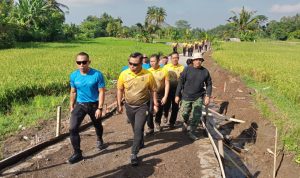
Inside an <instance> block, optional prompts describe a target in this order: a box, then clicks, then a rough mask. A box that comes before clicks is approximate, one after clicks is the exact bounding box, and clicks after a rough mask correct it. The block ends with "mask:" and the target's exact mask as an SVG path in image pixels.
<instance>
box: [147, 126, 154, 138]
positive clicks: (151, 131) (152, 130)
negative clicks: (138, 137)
mask: <svg viewBox="0 0 300 178" xmlns="http://www.w3.org/2000/svg"><path fill="white" fill-rule="evenodd" d="M153 134H154V129H150V128H149V129H148V130H147V131H146V133H145V135H146V136H149V135H153Z"/></svg>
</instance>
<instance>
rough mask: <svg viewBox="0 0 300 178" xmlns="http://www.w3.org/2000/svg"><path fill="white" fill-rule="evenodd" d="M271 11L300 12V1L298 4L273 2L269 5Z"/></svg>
mask: <svg viewBox="0 0 300 178" xmlns="http://www.w3.org/2000/svg"><path fill="white" fill-rule="evenodd" d="M270 11H271V12H274V13H295V12H300V3H298V4H283V5H280V4H274V5H273V6H272V7H271V10H270Z"/></svg>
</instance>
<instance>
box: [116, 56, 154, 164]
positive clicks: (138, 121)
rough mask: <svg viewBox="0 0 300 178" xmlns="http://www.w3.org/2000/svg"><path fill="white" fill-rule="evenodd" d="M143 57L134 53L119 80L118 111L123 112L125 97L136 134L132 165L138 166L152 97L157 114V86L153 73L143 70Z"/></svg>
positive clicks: (126, 106) (129, 117)
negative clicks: (123, 99) (138, 155)
mask: <svg viewBox="0 0 300 178" xmlns="http://www.w3.org/2000/svg"><path fill="white" fill-rule="evenodd" d="M142 62H143V55H142V54H141V53H133V54H131V55H130V56H129V59H128V64H129V69H127V70H125V71H123V72H122V73H121V74H120V76H119V79H118V84H117V88H118V92H117V103H118V111H119V112H120V113H122V112H123V104H122V98H123V96H125V108H126V115H127V117H128V120H129V121H130V123H131V126H132V130H133V133H134V137H133V145H132V149H131V156H130V159H131V165H132V166H137V165H138V158H137V154H138V153H139V150H140V148H143V147H144V126H145V123H146V120H147V117H148V114H149V104H150V103H149V102H150V97H151V96H152V99H153V105H154V106H153V110H154V112H157V110H158V106H159V104H158V102H157V93H156V91H157V86H156V82H155V79H154V77H153V75H152V74H151V72H149V71H148V70H145V69H143V68H142Z"/></svg>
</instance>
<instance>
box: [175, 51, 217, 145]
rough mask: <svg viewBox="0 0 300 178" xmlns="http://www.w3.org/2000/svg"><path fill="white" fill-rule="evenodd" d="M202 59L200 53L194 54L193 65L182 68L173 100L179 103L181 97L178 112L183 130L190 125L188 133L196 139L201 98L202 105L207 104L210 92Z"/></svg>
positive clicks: (200, 112) (207, 75)
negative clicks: (182, 122)
mask: <svg viewBox="0 0 300 178" xmlns="http://www.w3.org/2000/svg"><path fill="white" fill-rule="evenodd" d="M203 61H204V58H203V56H202V54H201V53H195V54H194V56H193V66H188V67H186V68H185V69H184V71H183V72H182V74H181V76H180V80H179V82H178V86H177V90H176V98H175V102H176V103H177V104H179V101H180V99H182V102H181V108H180V114H181V117H182V118H183V120H184V124H183V130H184V131H185V130H187V126H188V125H190V131H189V132H188V135H189V137H190V138H192V139H193V140H197V139H198V137H196V135H195V130H196V128H197V126H198V124H199V122H200V118H201V115H202V103H203V100H204V105H208V104H209V102H210V96H211V93H212V81H211V77H210V74H209V72H208V70H207V69H206V68H204V67H203V66H202V62H203ZM204 87H205V88H206V90H205V89H204ZM190 114H191V115H192V118H191V121H189V117H190Z"/></svg>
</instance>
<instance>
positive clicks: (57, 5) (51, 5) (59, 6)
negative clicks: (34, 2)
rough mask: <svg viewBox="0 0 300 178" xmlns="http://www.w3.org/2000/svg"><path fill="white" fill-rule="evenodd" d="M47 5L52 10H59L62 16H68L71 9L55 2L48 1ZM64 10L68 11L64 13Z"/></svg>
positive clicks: (52, 0) (53, 0)
mask: <svg viewBox="0 0 300 178" xmlns="http://www.w3.org/2000/svg"><path fill="white" fill-rule="evenodd" d="M47 3H48V4H49V5H50V7H51V8H53V9H55V10H58V11H59V12H60V13H62V14H68V13H69V7H68V6H66V5H64V4H62V3H59V2H57V1H55V0H47ZM63 9H66V11H64V10H63Z"/></svg>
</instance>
